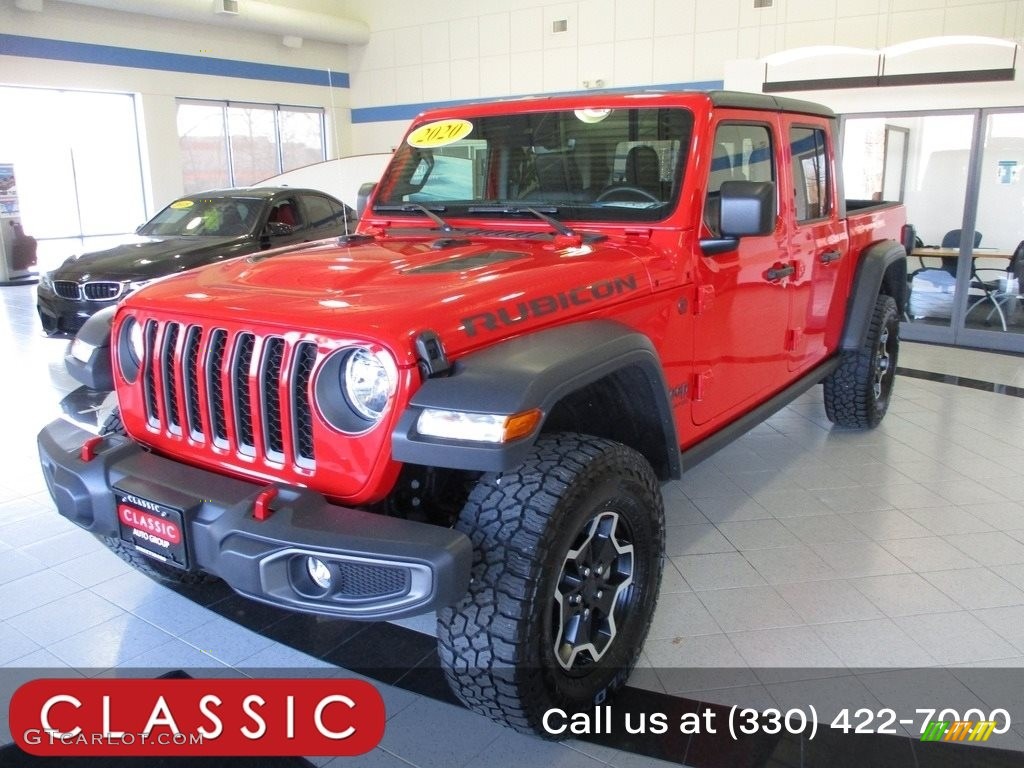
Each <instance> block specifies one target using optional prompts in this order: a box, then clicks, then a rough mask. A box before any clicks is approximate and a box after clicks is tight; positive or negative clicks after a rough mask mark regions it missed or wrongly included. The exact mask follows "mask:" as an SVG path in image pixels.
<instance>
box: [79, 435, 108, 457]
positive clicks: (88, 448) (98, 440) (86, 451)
mask: <svg viewBox="0 0 1024 768" xmlns="http://www.w3.org/2000/svg"><path fill="white" fill-rule="evenodd" d="M102 443H103V437H102V436H100V435H96V436H95V437H90V438H89V439H88V440H86V441H85V442H84V443H82V448H81V449H80V451H79V454H78V455H79V456H80V457H81V459H82V461H92V460H93V459H95V458H96V454H97V453H99V452H100V445H101V444H102Z"/></svg>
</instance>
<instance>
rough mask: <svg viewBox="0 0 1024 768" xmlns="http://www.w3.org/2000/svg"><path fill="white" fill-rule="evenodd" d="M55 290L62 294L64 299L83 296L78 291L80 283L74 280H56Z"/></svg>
mask: <svg viewBox="0 0 1024 768" xmlns="http://www.w3.org/2000/svg"><path fill="white" fill-rule="evenodd" d="M53 292H54V293H56V294H57V295H58V296H60V297H61V298H62V299H78V298H81V296H80V294H79V292H78V283H76V282H73V281H71V280H54V281H53Z"/></svg>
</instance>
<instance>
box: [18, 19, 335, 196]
mask: <svg viewBox="0 0 1024 768" xmlns="http://www.w3.org/2000/svg"><path fill="white" fill-rule="evenodd" d="M139 1H140V4H142V3H144V2H145V0H139ZM211 6H212V3H211ZM43 8H44V10H43V12H42V13H35V12H28V11H21V10H19V9H17V8H15V6H14V1H13V0H0V33H3V34H8V35H19V36H24V37H30V38H37V39H49V40H61V41H73V42H81V43H90V44H97V45H109V46H116V47H122V48H130V49H136V50H145V51H157V52H166V53H174V54H185V55H190V56H197V57H206V58H209V59H215V60H216V59H228V60H233V61H244V62H256V63H261V64H273V65H279V66H288V67H301V68H307V69H314V70H321V71H326V70H331V71H333V72H347V71H348V67H349V52H348V47H347V46H344V45H334V44H328V43H317V42H314V41H310V40H305V41H304V42H303V45H302V47H301V48H298V49H293V48H286V47H285V46H284V45H283V44H282V42H281V37H279V36H274V35H268V34H261V33H256V32H245V31H236V30H227V29H223V28H220V27H216V26H212V25H201V24H192V23H187V22H181V21H171V20H166V19H157V18H154V17H151V16H144V15H139V14H131V13H118V12H114V11H106V10H102V9H97V8H92V7H83V6H77V5H70V4H67V3H62V2H56V1H55V0H44V3H43ZM0 84H3V85H22V86H34V87H46V88H68V89H83V90H100V91H117V92H122V93H133V94H137V104H138V106H139V107H140V109H139V115H140V122H141V124H142V144H143V146H142V154H143V174H144V177H145V178H146V180H147V182H148V184H149V187H148V195H147V196H148V200H147V201H146V202H147V210H148V211H149V212H150V213H152V212H153V211H154V210H155V209H159V208H160V207H161V206H163V205H164V204H166V203H167V201H168V200H171V199H173V198H174V197H176V196H178V195H180V194H181V193H182V177H181V176H182V174H181V162H180V155H179V151H178V136H177V129H176V124H175V99H176V98H181V97H187V98H198V99H228V100H231V101H253V102H260V103H270V104H286V105H298V106H311V107H322V108H324V109H325V110H326V117H327V132H328V137H327V139H328V141H327V143H328V157H337V156H341V155H346V154H352V153H353V152H354V150H353V146H352V144H353V142H352V135H351V131H350V126H351V119H350V102H349V90H348V89H347V88H339V87H328V86H321V85H304V84H295V83H285V82H275V81H270V80H253V79H247V78H240V77H224V76H214V75H204V74H188V73H179V72H168V71H160V70H154V69H142V68H136V67H122V66H110V65H106V64H91V63H90V64H87V63H78V62H70V61H57V60H52V59H43V58H29V57H18V56H6V55H5V56H0Z"/></svg>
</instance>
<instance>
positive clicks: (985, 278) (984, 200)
mask: <svg viewBox="0 0 1024 768" xmlns="http://www.w3.org/2000/svg"><path fill="white" fill-rule="evenodd" d="M980 129H981V130H980V136H979V139H978V144H979V146H980V152H978V156H977V158H976V160H975V163H974V164H973V165H972V167H971V184H970V188H969V191H970V193H971V194H969V195H968V200H969V203H970V205H969V208H970V209H971V211H970V212H971V213H972V216H970V217H969V219H970V221H968V223H969V224H970V225H971V227H972V228H973V233H972V235H971V239H970V242H969V245H970V247H969V248H964V249H963V252H962V254H961V262H962V263H961V268H960V287H961V295H960V301H959V304H960V306H959V308H958V309H959V312H958V315H959V316H960V318H961V322H960V323H959V324H958V326H959V327H958V328H957V333H956V343H958V344H964V345H970V346H978V347H987V348H990V349H1004V350H1010V351H1017V352H1020V351H1024V292H1022V287H1024V286H1022V285H1021V284H1022V282H1024V110H1021V109H1017V110H984V111H983V112H982V113H981V120H980Z"/></svg>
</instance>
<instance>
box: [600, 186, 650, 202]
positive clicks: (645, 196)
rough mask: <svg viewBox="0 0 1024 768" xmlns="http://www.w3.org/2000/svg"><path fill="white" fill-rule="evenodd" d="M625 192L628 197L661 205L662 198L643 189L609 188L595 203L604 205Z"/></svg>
mask: <svg viewBox="0 0 1024 768" xmlns="http://www.w3.org/2000/svg"><path fill="white" fill-rule="evenodd" d="M620 192H624V193H625V194H626V195H635V196H636V197H640V198H643V199H644V200H650V201H651V202H652V203H661V202H662V201H661V198H659V197H658V196H657V195H655V194H654V193H653V192H648V191H647V190H646V189H643V188H642V187H609V188H608V189H606V190H605V191H604V192H602V193H601V194H599V195H598V196H597V197H596V198H595V199H594V202H595V203H603V202H604V201H605V200H607V199H608V198H610V197H614V196H615V195H616V194H617V193H620Z"/></svg>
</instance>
